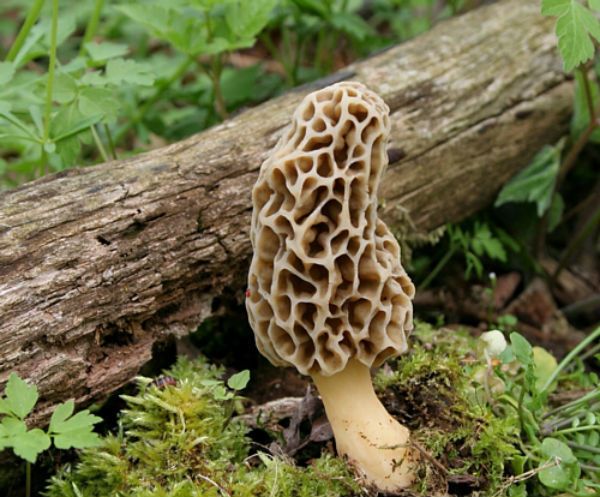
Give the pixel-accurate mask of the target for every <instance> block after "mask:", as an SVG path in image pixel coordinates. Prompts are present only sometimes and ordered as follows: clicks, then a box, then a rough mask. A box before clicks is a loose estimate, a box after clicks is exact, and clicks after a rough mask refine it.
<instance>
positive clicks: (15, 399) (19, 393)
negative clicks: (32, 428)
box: [4, 373, 38, 419]
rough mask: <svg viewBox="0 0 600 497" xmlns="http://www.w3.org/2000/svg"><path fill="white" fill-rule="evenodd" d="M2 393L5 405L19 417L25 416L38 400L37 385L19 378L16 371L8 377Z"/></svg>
mask: <svg viewBox="0 0 600 497" xmlns="http://www.w3.org/2000/svg"><path fill="white" fill-rule="evenodd" d="M4 393H5V395H6V405H7V406H8V408H9V409H10V411H11V412H12V413H13V414H14V415H15V416H17V417H19V418H21V419H24V418H26V417H27V415H28V414H29V413H30V412H31V411H32V410H33V407H34V406H35V403H36V402H37V400H38V391H37V387H36V386H35V385H30V384H29V383H27V382H26V381H24V380H22V379H21V378H19V376H18V375H17V374H16V373H11V374H10V376H9V377H8V382H7V384H6V390H5V392H4Z"/></svg>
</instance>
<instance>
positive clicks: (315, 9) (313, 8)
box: [293, 0, 330, 19]
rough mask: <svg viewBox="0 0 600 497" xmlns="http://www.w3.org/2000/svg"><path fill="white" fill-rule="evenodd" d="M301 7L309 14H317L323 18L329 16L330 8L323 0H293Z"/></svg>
mask: <svg viewBox="0 0 600 497" xmlns="http://www.w3.org/2000/svg"><path fill="white" fill-rule="evenodd" d="M293 2H294V3H295V4H296V5H297V6H298V7H300V9H301V10H302V11H304V12H306V13H307V14H312V15H316V16H318V17H321V18H323V19H327V18H329V13H330V11H329V8H328V4H327V3H326V2H323V1H321V0H293Z"/></svg>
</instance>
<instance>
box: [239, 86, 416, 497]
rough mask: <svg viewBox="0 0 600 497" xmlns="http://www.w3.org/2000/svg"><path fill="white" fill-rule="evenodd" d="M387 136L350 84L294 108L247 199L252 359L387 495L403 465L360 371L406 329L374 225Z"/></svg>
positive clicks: (393, 252)
mask: <svg viewBox="0 0 600 497" xmlns="http://www.w3.org/2000/svg"><path fill="white" fill-rule="evenodd" d="M389 128H390V121H389V109H388V107H387V105H386V104H385V103H384V102H383V100H382V99H381V98H380V97H379V96H378V95H376V94H375V93H373V92H371V91H369V90H368V89H367V88H366V87H365V86H363V85H362V84H359V83H353V82H344V83H339V84H335V85H332V86H330V87H327V88H324V89H322V90H319V91H316V92H314V93H312V94H310V95H308V96H307V97H306V98H305V99H304V100H303V101H302V103H301V104H300V106H299V107H298V109H297V110H296V112H295V114H294V117H293V122H292V126H291V129H290V130H289V132H287V133H286V134H285V135H284V136H283V137H282V138H281V139H280V140H279V142H278V144H277V145H276V147H275V149H274V150H273V152H272V154H271V156H270V157H269V158H268V159H267V160H266V161H265V162H264V163H263V164H262V166H261V169H260V174H259V178H258V181H257V183H256V185H255V187H254V190H253V192H252V199H253V204H254V211H253V214H252V230H251V239H252V246H253V248H254V257H253V259H252V264H251V267H250V274H249V288H248V294H247V295H248V297H247V299H246V303H247V304H246V306H247V309H248V316H249V320H250V324H251V326H252V329H253V330H254V333H255V337H256V344H257V347H258V349H259V350H260V352H261V353H262V354H263V355H265V356H266V357H267V358H268V359H269V360H270V361H271V362H272V363H273V364H275V365H280V366H294V367H296V368H297V369H298V370H299V371H300V372H301V373H303V374H306V375H310V376H311V377H312V378H313V380H314V382H315V384H316V385H317V388H318V390H319V393H320V395H321V397H322V399H323V403H324V404H325V410H326V413H327V417H328V418H329V421H330V423H331V426H332V428H333V433H334V435H335V440H336V445H337V450H338V452H339V453H340V454H342V455H345V456H347V458H348V460H349V461H350V462H351V463H352V464H353V465H354V467H355V468H356V469H357V470H358V471H359V472H360V473H361V474H362V475H363V476H364V477H365V479H366V480H367V481H368V482H370V483H372V484H374V485H375V486H376V487H378V488H379V489H380V490H384V491H395V490H398V489H401V488H405V487H407V486H408V485H410V483H411V481H412V479H413V470H414V453H413V451H411V450H410V448H409V431H408V429H407V428H405V427H404V426H402V425H400V424H399V423H398V422H397V421H396V420H395V419H393V418H392V417H391V416H390V415H389V414H388V412H387V411H386V410H385V408H384V407H383V405H382V404H381V403H380V401H379V400H378V399H377V397H376V395H375V392H374V390H373V386H372V382H371V376H370V370H369V368H371V367H373V366H378V365H380V364H382V363H383V361H385V360H386V359H387V358H388V357H391V356H394V355H397V354H400V353H402V352H404V351H406V349H407V333H408V332H409V331H410V330H411V329H412V304H411V298H412V297H413V295H414V286H413V284H412V283H411V281H410V279H409V278H408V276H407V275H406V272H405V271H404V269H403V268H402V266H401V265H400V248H399V246H398V243H397V241H396V239H395V238H394V236H393V235H392V234H391V233H390V231H389V230H388V228H387V226H386V225H385V224H384V223H383V221H381V220H379V219H378V217H377V188H378V186H379V181H380V179H381V175H382V173H383V170H384V168H385V166H386V165H387V162H388V160H387V152H386V145H387V139H388V135H389Z"/></svg>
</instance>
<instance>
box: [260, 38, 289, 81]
mask: <svg viewBox="0 0 600 497" xmlns="http://www.w3.org/2000/svg"><path fill="white" fill-rule="evenodd" d="M260 41H261V42H262V44H263V45H264V46H265V47H266V49H267V50H268V51H269V54H270V55H271V57H273V59H275V60H276V61H277V62H279V63H280V64H281V67H283V71H284V73H285V82H286V83H287V84H288V86H293V85H294V77H293V74H292V71H293V69H292V65H291V64H290V63H289V61H287V60H286V59H285V57H283V55H282V54H281V51H280V50H279V49H278V48H277V46H276V45H275V43H273V40H272V39H271V37H270V36H269V35H268V34H267V33H265V34H263V35H260Z"/></svg>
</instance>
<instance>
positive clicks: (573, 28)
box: [542, 0, 600, 71]
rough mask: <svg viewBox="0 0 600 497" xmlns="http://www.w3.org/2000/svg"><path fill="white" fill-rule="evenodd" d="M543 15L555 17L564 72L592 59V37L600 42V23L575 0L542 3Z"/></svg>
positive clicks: (546, 0)
mask: <svg viewBox="0 0 600 497" xmlns="http://www.w3.org/2000/svg"><path fill="white" fill-rule="evenodd" d="M542 14H544V15H549V16H555V17H558V21H557V22H556V36H557V37H558V49H559V51H560V54H561V56H562V59H563V62H564V68H565V71H572V70H573V69H574V68H575V67H577V66H579V65H580V64H583V63H584V62H587V61H588V60H590V59H591V58H592V57H593V56H594V44H593V42H592V40H591V37H594V38H595V39H596V40H598V41H600V21H598V19H596V17H595V16H594V14H593V13H592V12H591V11H590V10H589V9H588V8H587V7H585V6H584V5H582V4H581V3H579V1H578V0H543V1H542Z"/></svg>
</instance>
